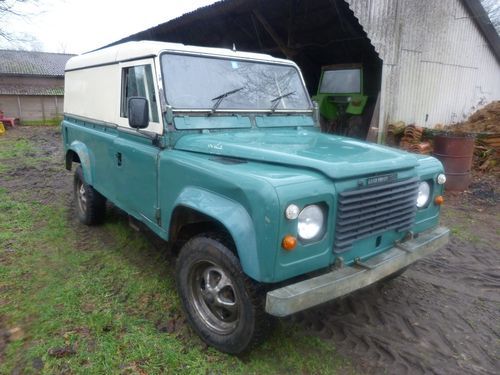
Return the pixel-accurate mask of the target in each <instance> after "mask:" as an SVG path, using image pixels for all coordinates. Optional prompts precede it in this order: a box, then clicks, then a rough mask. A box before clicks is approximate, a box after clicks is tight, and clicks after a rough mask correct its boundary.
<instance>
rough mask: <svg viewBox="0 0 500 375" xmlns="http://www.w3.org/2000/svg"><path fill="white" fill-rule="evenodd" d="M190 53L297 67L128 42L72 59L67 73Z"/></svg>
mask: <svg viewBox="0 0 500 375" xmlns="http://www.w3.org/2000/svg"><path fill="white" fill-rule="evenodd" d="M166 51H168V52H188V53H195V54H200V55H216V56H221V57H233V58H239V59H253V60H260V61H267V62H273V63H280V64H288V65H295V64H294V63H293V62H292V61H290V60H285V59H278V58H275V57H272V56H270V55H265V54H261V53H252V52H240V51H233V50H230V49H225V48H211V47H196V46H186V45H184V44H179V43H166V42H153V41H139V42H127V43H123V44H118V45H116V46H112V47H108V48H103V49H101V50H97V51H93V52H88V53H85V54H83V55H79V56H75V57H72V58H71V59H69V60H68V62H67V63H66V71H69V70H75V69H82V68H89V67H92V66H99V65H106V64H113V63H118V62H120V61H128V60H135V59H140V58H145V57H152V56H158V55H159V54H160V53H162V52H166Z"/></svg>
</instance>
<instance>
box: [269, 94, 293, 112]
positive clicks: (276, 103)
mask: <svg viewBox="0 0 500 375" xmlns="http://www.w3.org/2000/svg"><path fill="white" fill-rule="evenodd" d="M293 94H295V91H290V92H287V93H286V94H283V95H280V96H277V97H276V98H274V99H272V100H271V103H273V105H272V107H271V112H274V111H276V108H278V106H279V104H280V100H281V99H283V98H286V97H288V96H292V95H293Z"/></svg>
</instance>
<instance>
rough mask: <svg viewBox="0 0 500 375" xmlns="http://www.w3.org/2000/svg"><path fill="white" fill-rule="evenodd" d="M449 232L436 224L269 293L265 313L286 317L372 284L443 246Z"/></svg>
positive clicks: (446, 241)
mask: <svg viewBox="0 0 500 375" xmlns="http://www.w3.org/2000/svg"><path fill="white" fill-rule="evenodd" d="M449 233H450V231H449V230H448V228H445V227H437V228H435V229H433V230H430V231H427V232H423V233H420V234H419V236H418V237H417V238H414V239H412V240H409V241H406V242H404V243H399V244H396V246H394V247H393V248H391V249H389V250H387V251H384V252H383V253H381V254H379V255H376V256H374V257H373V258H370V259H368V260H366V261H364V262H358V263H357V264H354V265H352V266H347V267H344V268H339V269H336V270H334V271H332V272H329V273H327V274H324V275H321V276H317V277H314V278H311V279H307V280H304V281H301V282H298V283H295V284H291V285H288V286H285V287H283V288H279V289H275V290H273V291H271V292H268V293H267V296H266V312H267V313H269V314H271V315H274V316H287V315H290V314H293V313H296V312H298V311H302V310H305V309H308V308H310V307H313V306H316V305H319V304H321V303H324V302H328V301H331V300H333V299H335V298H338V297H341V296H343V295H346V294H348V293H351V292H353V291H355V290H358V289H361V288H363V287H365V286H367V285H370V284H373V283H374V282H376V281H378V280H381V279H383V278H384V277H387V276H389V275H391V274H393V273H394V272H397V271H398V270H400V269H401V268H404V267H406V266H408V265H409V264H411V263H413V262H415V261H416V260H418V259H420V258H423V257H425V256H427V255H429V254H432V253H433V252H435V251H436V250H438V249H439V248H440V247H442V246H444V245H445V244H446V243H448V240H449Z"/></svg>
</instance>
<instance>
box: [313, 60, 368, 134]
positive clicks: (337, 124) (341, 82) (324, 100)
mask: <svg viewBox="0 0 500 375" xmlns="http://www.w3.org/2000/svg"><path fill="white" fill-rule="evenodd" d="M313 100H315V101H316V102H317V103H318V106H319V111H320V114H321V128H322V130H323V131H324V132H326V133H336V134H340V135H345V136H350V137H356V138H364V136H365V133H366V128H367V124H364V123H363V118H364V117H366V116H363V115H364V114H365V112H366V111H365V108H366V103H367V101H368V96H366V95H364V92H363V66H362V65H361V64H337V65H328V66H324V67H322V69H321V77H320V81H319V85H318V92H317V94H316V95H315V96H313Z"/></svg>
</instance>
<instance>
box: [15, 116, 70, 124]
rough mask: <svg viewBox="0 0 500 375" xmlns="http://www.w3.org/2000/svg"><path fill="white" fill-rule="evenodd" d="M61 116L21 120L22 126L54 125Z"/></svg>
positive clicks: (58, 121)
mask: <svg viewBox="0 0 500 375" xmlns="http://www.w3.org/2000/svg"><path fill="white" fill-rule="evenodd" d="M62 119H63V118H62V116H58V117H53V118H49V119H45V120H23V121H22V125H23V126H56V125H59V124H60V123H61V121H62Z"/></svg>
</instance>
